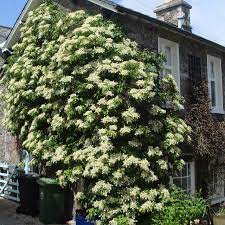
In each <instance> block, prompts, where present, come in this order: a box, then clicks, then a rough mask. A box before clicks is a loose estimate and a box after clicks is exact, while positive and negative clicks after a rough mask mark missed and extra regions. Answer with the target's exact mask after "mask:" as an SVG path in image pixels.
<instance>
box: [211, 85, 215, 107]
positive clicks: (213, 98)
mask: <svg viewBox="0 0 225 225" xmlns="http://www.w3.org/2000/svg"><path fill="white" fill-rule="evenodd" d="M211 104H212V106H213V107H215V106H216V84H215V81H211Z"/></svg>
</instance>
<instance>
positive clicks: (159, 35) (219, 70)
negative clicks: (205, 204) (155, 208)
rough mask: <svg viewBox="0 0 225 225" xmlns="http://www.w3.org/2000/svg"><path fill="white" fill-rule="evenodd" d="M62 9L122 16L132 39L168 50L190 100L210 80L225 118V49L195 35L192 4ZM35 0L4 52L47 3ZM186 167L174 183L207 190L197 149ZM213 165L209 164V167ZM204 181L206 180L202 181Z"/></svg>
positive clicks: (92, 4)
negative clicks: (150, 10)
mask: <svg viewBox="0 0 225 225" xmlns="http://www.w3.org/2000/svg"><path fill="white" fill-rule="evenodd" d="M55 1H56V2H57V3H58V4H59V5H60V7H61V8H62V10H66V11H75V10H80V9H83V10H86V11H89V12H91V13H92V14H93V13H94V14H97V13H102V14H103V16H104V17H105V18H106V19H113V20H117V21H118V22H119V23H121V24H122V25H124V26H125V27H126V28H127V33H128V37H129V38H130V39H132V40H134V41H136V42H137V43H138V45H139V47H140V48H147V49H149V50H152V51H155V52H162V53H163V54H164V55H165V57H166V62H165V63H164V69H163V71H162V74H168V73H171V74H173V76H174V78H175V79H176V82H177V85H178V88H179V90H180V93H181V95H182V96H183V97H184V98H185V99H186V100H187V102H188V99H189V96H190V94H191V91H192V81H193V79H196V78H200V79H201V80H205V81H208V90H209V93H208V94H209V98H210V100H211V101H210V102H211V109H210V110H211V113H212V114H214V115H215V117H217V118H219V119H223V117H224V114H225V111H224V104H225V96H224V95H225V90H224V89H225V88H224V87H225V47H224V46H221V45H219V44H217V43H214V42H212V41H210V40H207V39H205V38H203V37H200V36H198V35H195V34H193V33H192V27H191V16H190V12H191V8H192V7H191V5H190V4H188V3H187V2H185V1H184V0H167V1H165V3H164V4H163V5H161V6H159V7H157V8H156V10H155V13H156V17H157V19H155V18H152V17H149V16H146V15H143V14H141V13H138V12H136V11H133V10H131V9H128V8H125V7H123V6H121V5H118V4H116V3H114V2H111V1H107V0H55ZM41 2H42V1H41V0H30V1H28V3H27V5H26V6H25V8H24V11H23V12H22V13H21V15H20V18H19V19H18V21H17V23H16V25H15V27H14V28H13V30H12V32H11V33H10V35H9V37H8V39H7V41H6V43H5V45H4V46H3V52H7V51H10V49H11V48H12V46H13V45H14V44H15V43H16V42H17V41H18V40H19V36H20V32H19V30H20V27H21V22H20V21H25V20H26V17H27V14H28V12H29V11H30V10H32V9H34V8H36V7H37V6H38V5H39V4H41ZM183 158H184V160H185V167H184V169H183V170H182V171H180V172H179V173H178V174H173V176H171V183H175V184H176V185H178V186H180V187H182V188H183V189H184V190H186V191H187V192H189V193H191V194H193V193H194V192H195V191H196V190H198V189H201V188H203V184H204V177H203V178H202V177H199V174H202V173H201V170H202V169H203V168H202V166H201V165H199V162H198V160H196V159H195V155H194V152H193V150H192V149H190V148H188V147H187V149H186V148H185V147H184V148H183ZM206 167H207V165H206ZM212 177H213V178H212V180H211V181H210V182H211V184H210V188H211V189H212V190H211V193H210V198H211V201H212V204H216V203H219V202H222V201H224V200H225V195H224V190H225V188H224V179H223V177H221V176H220V175H218V174H216V173H214V172H213V171H212ZM202 179H203V181H202Z"/></svg>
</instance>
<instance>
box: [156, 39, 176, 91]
mask: <svg viewBox="0 0 225 225" xmlns="http://www.w3.org/2000/svg"><path fill="white" fill-rule="evenodd" d="M158 44H159V52H162V53H163V54H164V55H165V58H166V62H165V63H164V68H163V76H165V75H168V74H171V75H173V76H174V78H175V80H176V82H177V86H178V89H180V64H179V45H178V44H177V43H175V42H172V41H169V40H166V39H164V38H160V37H159V43H158Z"/></svg>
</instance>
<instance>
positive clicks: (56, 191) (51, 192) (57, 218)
mask: <svg viewBox="0 0 225 225" xmlns="http://www.w3.org/2000/svg"><path fill="white" fill-rule="evenodd" d="M37 182H38V184H39V190H40V199H39V220H40V221H41V222H42V223H44V224H62V223H64V222H65V221H64V218H65V217H64V211H65V210H64V209H65V207H64V189H63V188H62V187H61V186H60V185H59V184H58V183H57V181H56V180H54V179H50V178H41V179H39V180H38V181H37Z"/></svg>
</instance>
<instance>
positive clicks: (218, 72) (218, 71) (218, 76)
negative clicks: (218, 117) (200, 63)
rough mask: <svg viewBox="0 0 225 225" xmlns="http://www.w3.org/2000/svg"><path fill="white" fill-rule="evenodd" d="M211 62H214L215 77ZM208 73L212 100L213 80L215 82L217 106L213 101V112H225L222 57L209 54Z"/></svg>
mask: <svg viewBox="0 0 225 225" xmlns="http://www.w3.org/2000/svg"><path fill="white" fill-rule="evenodd" d="M211 63H213V64H214V78H212V76H211ZM207 73H208V89H209V98H210V101H211V96H212V93H211V91H212V90H211V81H214V82H215V106H212V103H211V112H212V113H218V114H224V113H225V112H224V107H223V80H222V64H221V59H220V58H217V57H215V56H211V55H207Z"/></svg>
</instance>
